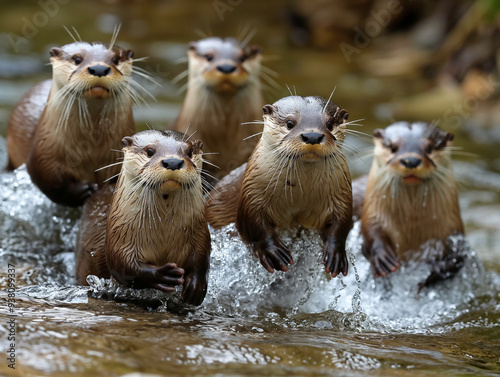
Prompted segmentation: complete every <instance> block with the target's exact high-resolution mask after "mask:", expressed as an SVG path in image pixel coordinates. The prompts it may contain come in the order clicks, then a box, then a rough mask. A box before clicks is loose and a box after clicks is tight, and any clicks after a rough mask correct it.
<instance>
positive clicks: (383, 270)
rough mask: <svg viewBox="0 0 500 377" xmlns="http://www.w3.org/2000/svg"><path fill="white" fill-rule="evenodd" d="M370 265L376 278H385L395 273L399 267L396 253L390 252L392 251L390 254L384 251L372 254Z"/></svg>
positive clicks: (379, 250) (380, 250)
mask: <svg viewBox="0 0 500 377" xmlns="http://www.w3.org/2000/svg"><path fill="white" fill-rule="evenodd" d="M370 265H371V270H372V272H373V276H375V277H376V278H378V277H381V276H382V277H384V276H387V275H388V274H390V273H391V272H394V271H396V270H397V269H398V268H399V266H400V264H399V260H398V257H397V256H396V253H395V252H392V250H391V251H390V252H389V251H386V250H385V249H377V251H376V252H375V253H373V256H372V257H371V259H370Z"/></svg>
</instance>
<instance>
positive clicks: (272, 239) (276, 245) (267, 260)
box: [251, 232, 293, 273]
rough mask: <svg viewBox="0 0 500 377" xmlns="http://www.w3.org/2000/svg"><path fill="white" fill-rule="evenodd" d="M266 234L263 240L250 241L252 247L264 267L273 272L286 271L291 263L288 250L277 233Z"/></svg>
mask: <svg viewBox="0 0 500 377" xmlns="http://www.w3.org/2000/svg"><path fill="white" fill-rule="evenodd" d="M272 233H274V234H270V235H268V236H267V237H266V238H265V239H264V240H261V241H256V242H252V243H251V246H252V249H253V251H254V252H255V253H257V255H258V256H259V259H260V263H261V264H262V265H263V266H264V268H265V269H266V270H267V271H269V272H270V273H273V272H274V270H278V271H288V265H289V264H293V258H292V254H291V253H290V250H288V248H287V247H286V246H285V245H283V243H282V242H281V240H280V239H279V237H278V235H277V234H276V233H275V232H272Z"/></svg>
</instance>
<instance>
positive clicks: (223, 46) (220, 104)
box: [171, 37, 264, 182]
mask: <svg viewBox="0 0 500 377" xmlns="http://www.w3.org/2000/svg"><path fill="white" fill-rule="evenodd" d="M188 57H189V69H188V70H189V77H188V83H187V93H186V97H185V99H184V103H183V105H182V109H181V112H180V114H179V116H178V117H177V119H176V120H175V121H174V122H173V123H172V125H171V127H172V128H174V129H177V130H179V131H185V129H186V128H187V127H189V132H190V133H191V132H196V137H197V138H199V139H201V140H203V143H204V145H205V152H208V153H214V154H213V155H212V156H210V161H211V162H212V163H213V165H216V167H215V166H213V165H210V164H205V166H204V169H206V170H207V171H208V173H209V174H210V176H212V177H211V178H212V179H211V181H212V182H213V181H214V179H213V178H220V177H223V176H224V175H226V174H227V173H228V172H230V171H231V170H233V169H234V168H236V167H238V166H240V165H241V164H242V163H244V162H246V161H247V160H248V157H249V156H250V154H251V153H252V150H253V148H254V147H255V145H256V144H257V140H256V139H255V138H251V139H247V140H245V139H246V138H248V137H250V136H252V135H255V134H256V133H258V132H259V131H261V130H262V126H261V124H254V123H250V124H245V125H242V123H244V122H252V121H254V120H256V119H259V118H260V116H261V115H260V114H261V109H262V105H264V100H263V98H262V93H261V84H260V81H259V76H260V74H261V68H262V67H261V50H260V48H259V47H257V46H248V45H242V44H241V43H240V42H239V41H238V40H236V39H233V38H226V39H221V38H215V37H211V38H206V39H202V40H200V41H197V42H191V43H190V44H189V50H188ZM217 167H218V168H220V169H217Z"/></svg>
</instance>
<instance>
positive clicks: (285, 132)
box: [262, 96, 349, 162]
mask: <svg viewBox="0 0 500 377" xmlns="http://www.w3.org/2000/svg"><path fill="white" fill-rule="evenodd" d="M263 110H264V133H263V137H262V138H263V140H264V142H265V143H266V144H267V145H268V146H269V147H270V148H273V149H274V148H278V149H280V150H283V151H288V153H289V157H293V158H296V159H299V160H302V161H305V162H314V161H317V160H320V159H326V158H328V157H333V156H335V153H336V152H337V150H338V149H339V148H340V147H341V144H342V142H343V141H344V139H345V123H346V121H347V118H348V117H349V114H348V113H347V111H346V110H343V109H341V108H340V107H338V106H337V105H336V104H334V103H333V102H331V101H327V100H325V99H324V98H322V97H300V96H290V97H285V98H282V99H280V100H279V101H277V102H275V103H274V104H273V105H265V106H264V109H263Z"/></svg>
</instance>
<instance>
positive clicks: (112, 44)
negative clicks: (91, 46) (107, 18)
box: [109, 24, 122, 50]
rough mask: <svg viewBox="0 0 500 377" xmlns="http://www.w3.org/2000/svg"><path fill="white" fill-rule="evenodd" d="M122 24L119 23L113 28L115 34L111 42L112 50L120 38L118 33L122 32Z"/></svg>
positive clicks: (110, 47)
mask: <svg viewBox="0 0 500 377" xmlns="http://www.w3.org/2000/svg"><path fill="white" fill-rule="evenodd" d="M121 27H122V25H121V24H118V25H116V26H115V29H114V30H113V35H112V36H111V42H110V43H109V49H110V50H112V49H113V46H114V45H115V42H116V38H118V33H119V32H120V29H121Z"/></svg>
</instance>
